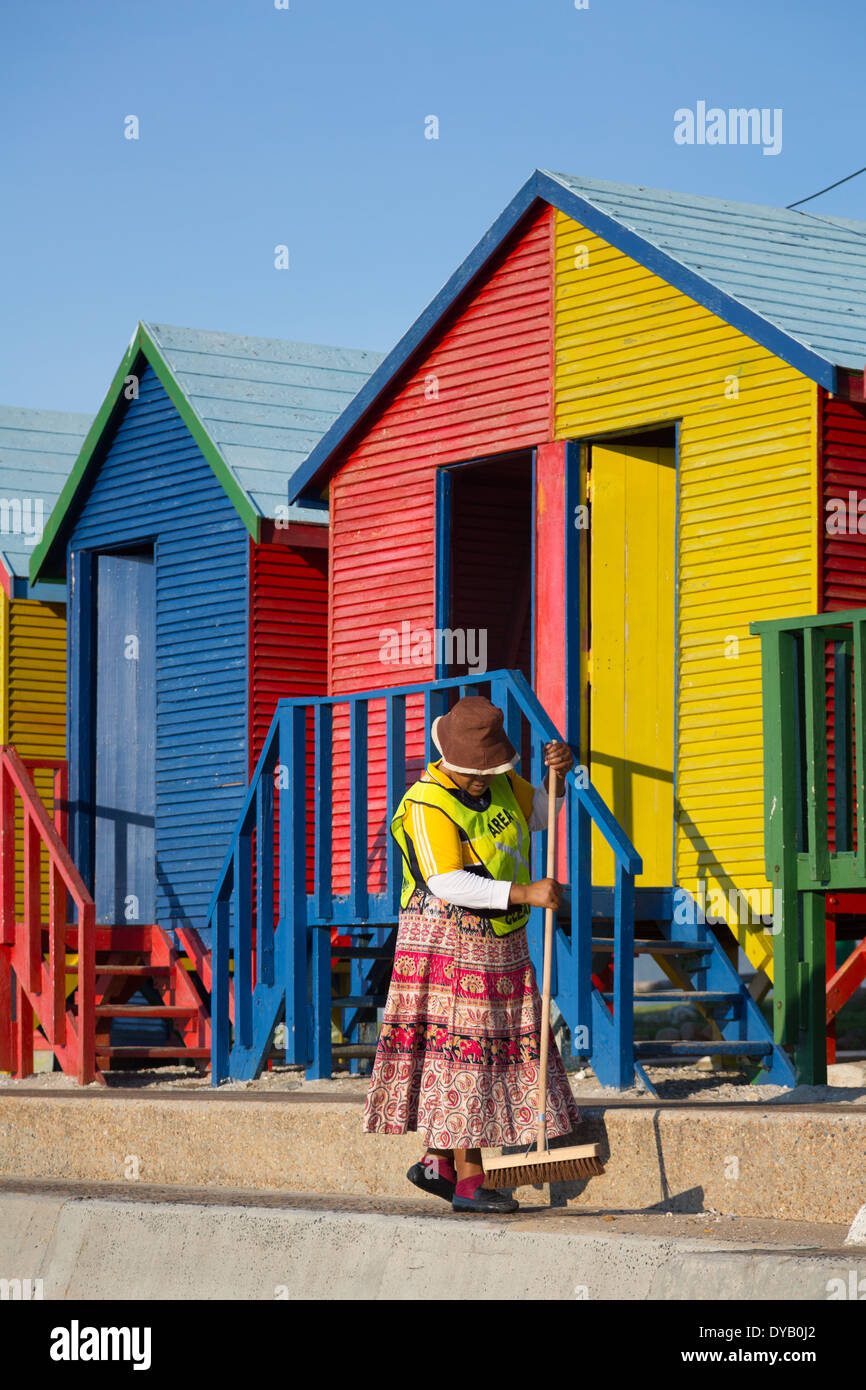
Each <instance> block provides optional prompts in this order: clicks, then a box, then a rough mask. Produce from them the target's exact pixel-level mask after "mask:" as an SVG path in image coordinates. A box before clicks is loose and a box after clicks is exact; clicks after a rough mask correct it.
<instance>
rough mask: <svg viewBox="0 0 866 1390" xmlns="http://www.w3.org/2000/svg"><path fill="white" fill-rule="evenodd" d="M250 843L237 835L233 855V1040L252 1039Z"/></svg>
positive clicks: (247, 837) (241, 1043)
mask: <svg viewBox="0 0 866 1390" xmlns="http://www.w3.org/2000/svg"><path fill="white" fill-rule="evenodd" d="M252 878H253V844H252V835H251V834H249V833H246V834H241V835H239V836H238V839H237V843H236V845H235V856H234V889H233V891H232V907H233V909H234V912H233V915H234V923H235V1042H236V1044H237V1045H238V1046H240V1047H250V1046H251V1044H252V1040H253V913H252V905H253V885H252Z"/></svg>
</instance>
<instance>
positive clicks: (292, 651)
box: [250, 532, 328, 892]
mask: <svg viewBox="0 0 866 1390" xmlns="http://www.w3.org/2000/svg"><path fill="white" fill-rule="evenodd" d="M274 535H275V539H274V540H273V541H268V542H263V543H262V544H260V545H252V544H251V558H250V574H251V581H250V688H251V698H250V771H251V772H252V769H253V768H254V767H255V765H256V761H257V760H258V756H259V753H260V752H261V751H262V745H263V744H264V741H265V737H266V735H267V732H268V729H269V728H270V726H271V720H272V719H273V715H274V709H275V708H276V704H277V701H278V700H279V699H281V698H282V697H285V696H290V695H324V694H325V693H326V691H327V670H328V659H327V636H328V552H327V550H326V549H323V548H319V547H317V548H315V549H312V548H306V547H305V548H303V549H301V548H298V547H296V546H293V545H289V544H288V543H287V541H281V540H280V539H279V532H275V533H274ZM307 761H308V770H307V824H308V826H309V828H310V831H309V842H308V846H307V850H308V870H307V886H308V888H309V889H310V891H312V886H313V881H312V844H313V836H314V826H313V797H314V792H315V783H314V779H313V776H312V772H313V748H312V739H311V740H310V752H309V757H308V760H307ZM274 865H275V868H274V882H275V892H276V891H277V890H278V887H279V846H278V845H276V846H275V855H274Z"/></svg>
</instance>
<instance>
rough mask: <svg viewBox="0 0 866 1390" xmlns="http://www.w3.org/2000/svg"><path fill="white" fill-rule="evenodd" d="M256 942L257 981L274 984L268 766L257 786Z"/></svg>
mask: <svg viewBox="0 0 866 1390" xmlns="http://www.w3.org/2000/svg"><path fill="white" fill-rule="evenodd" d="M256 940H257V947H258V952H257V955H258V959H257V966H258V971H257V973H258V979H259V980H260V981H261V983H262V984H264V985H272V984H273V983H274V774H273V768H272V767H269V766H267V767H266V768H265V771H264V772H263V774H262V776H261V778H260V779H259V783H258V786H257V787H256Z"/></svg>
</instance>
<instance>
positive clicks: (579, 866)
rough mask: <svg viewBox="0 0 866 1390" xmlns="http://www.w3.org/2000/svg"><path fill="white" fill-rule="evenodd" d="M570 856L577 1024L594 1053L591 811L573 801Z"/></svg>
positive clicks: (586, 1047) (584, 1044) (583, 1047)
mask: <svg viewBox="0 0 866 1390" xmlns="http://www.w3.org/2000/svg"><path fill="white" fill-rule="evenodd" d="M571 813H572V820H571V823H572V827H573V837H572V855H571V865H570V873H571V911H572V918H571V953H572V964H573V966H574V968H575V969H576V973H577V1021H578V1027H579V1028H580V1029H582V1030H585V1032H583V1033H582V1036H581V1038H580V1039H579V1040H578V1041H579V1043H580V1044H581V1046H580V1050H581V1051H582V1052H583V1053H585V1054H586V1055H587V1056H589V1055H590V1054H591V1053H592V821H591V820H590V816H589V812H588V811H587V809H586V807H585V806H584V805H583V802H582V801H581V800H579V799H578V798H574V802H573V804H572V808H571Z"/></svg>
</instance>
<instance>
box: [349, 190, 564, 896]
mask: <svg viewBox="0 0 866 1390" xmlns="http://www.w3.org/2000/svg"><path fill="white" fill-rule="evenodd" d="M552 232H553V222H552V214H551V212H550V210H549V209H546V210H545V211H544V212H542V213H541V214H540V216H538V217H537V218H536V219H535V220H534V221H533V223H532V224H531V225H530V226H529V227H528V228H527V229H525V230H524V231H522V233H521V234H520V235H519V237H518V238H517V240H516V241H515V242H514V243H513V244H512V245H510V246H509V247H506V248H505V249H504V251H503V253H502V254H501V256H500V257H499V259H498V261H497V263H496V264H495V265H494V266H492V267H491V268H490V270H489V272H488V274H487V276H486V278H485V280H484V283H483V284H482V285H481V287H480V288H479V289H478V291H477V293H475V294H474V295H473V297H472V298H471V299H470V300H469V301H468V303H466V304H465V305H463V306H459V307H458V309H457V310H455V313H454V315H453V316H452V317H451V319H450V320H449V322H448V323H447V324H446V325H445V326H444V327H443V329H442V330H441V332H440V334H439V337H438V339H437V341H435V342H434V343H433V344H432V345H431V346H430V347H429V348H428V349H427V350H426V351H425V354H424V357H423V360H421V361H420V362H419V363H418V364H416V365H415V367H414V368H413V369H411V370H410V372H409V374H408V375H407V376H406V377H405V378H404V379H403V380H402V381H401V383H400V385H399V388H398V389H397V390H396V393H395V394H394V396H393V398H392V399H391V401H390V402H389V403H388V404H387V406H386V407H385V409H384V410H383V412H382V414H381V415H380V416H379V417H378V419H377V420H376V422H375V423H374V425H373V427H372V428H371V429H370V430H369V432H367V433H366V434H365V435H364V437H363V438H362V439H361V440H360V442H359V443H358V445H357V447H356V448H355V449H354V451H353V452H351V453H349V455H348V456H347V458H346V459H345V461H343V463H342V465H341V466H340V467H339V469H338V471H337V472H336V474H335V476H334V478H333V481H332V484H331V523H332V529H331V608H330V638H329V650H330V661H329V688H330V691H331V693H333V694H339V693H341V692H344V691H351V690H364V689H368V688H376V687H381V686H389V685H402V684H409V683H411V682H414V681H425V680H430V679H432V677H433V674H434V671H433V667H432V665H426V666H412V667H406V666H395V665H383V663H382V661H381V660H380V651H381V641H380V633H381V632H382V630H383V629H384V628H386V627H395V628H398V629H399V627H400V624H401V622H403V621H408V622H409V623H411V625H412V629H413V630H414V629H419V628H422V629H427V630H428V631H431V630H432V629H433V628H434V626H435V622H436V616H435V496H436V468H437V466H438V465H440V464H443V463H452V462H456V461H458V460H460V459H472V458H476V457H479V456H482V455H485V454H496V453H504V452H505V451H507V450H512V449H515V448H520V447H524V446H531V445H533V444H535V443H537V442H538V441H539V440H543V439H548V438H549V437H550V430H551V403H552V395H551V348H552V336H551V335H552V300H551V296H552V278H551V277H552V259H551V250H552ZM381 720H382V715H381V713H380V712H378V711H374V713H373V716H372V721H371V730H370V747H371V758H370V785H369V789H368V795H369V805H370V825H371V837H370V838H371V856H372V858H373V861H374V868H373V870H372V875H371V880H370V881H371V886H373V887H376V886H378V884H379V883H380V882H381V866H382V854H383V849H384V845H385V829H386V828H385V823H384V822H385V816H384V813H385V797H384V758H383V756H382V753H381V749H382V722H381ZM421 736H422V720H421V715H420V712H419V711H417V710H410V718H409V731H408V739H407V755H408V758H409V776H410V777H411V776H412V775H413V774H414V773H416V772H417V770H418V769H419V768H420V765H421V764H420V753H421V748H422V742H421ZM346 740H347V733H346V721H345V718H337V719H336V720H335V764H336V765H337V766H339V765H340V764H341V763H342V765H343V766H345V750H346V747H347V743H346ZM413 759H414V761H413ZM345 792H346V787H345V785H344V784H343V783H342V782H340V781H339V780H338V781H336V782H335V793H336V796H335V799H336V800H337V802H338V803H339V801H340V798H341V797H342V796H344V795H345ZM334 861H335V884H336V886H337V887H338V888H339V889H345V886H346V883H347V862H348V839H347V824H346V821H345V819H344V818H338V823H337V824H336V826H335V838H334Z"/></svg>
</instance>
